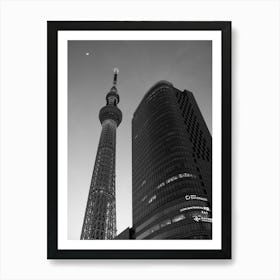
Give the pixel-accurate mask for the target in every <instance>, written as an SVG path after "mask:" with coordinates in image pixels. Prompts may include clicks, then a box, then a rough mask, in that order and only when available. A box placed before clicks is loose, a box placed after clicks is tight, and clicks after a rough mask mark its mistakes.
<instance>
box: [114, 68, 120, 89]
mask: <svg viewBox="0 0 280 280" xmlns="http://www.w3.org/2000/svg"><path fill="white" fill-rule="evenodd" d="M113 71H114V80H113V85H114V86H116V85H117V79H118V74H119V69H118V68H114V70H113Z"/></svg>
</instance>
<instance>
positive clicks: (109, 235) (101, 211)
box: [81, 69, 122, 239]
mask: <svg viewBox="0 0 280 280" xmlns="http://www.w3.org/2000/svg"><path fill="white" fill-rule="evenodd" d="M117 75H118V70H117V69H114V81H113V87H112V88H111V90H110V92H109V93H108V94H107V96H106V100H107V104H106V106H104V107H103V108H102V109H101V110H100V112H99V119H100V122H101V125H102V131H101V136H100V140H99V145H98V150H97V154H96V159H95V164H94V169H93V173H92V178H91V184H90V190H89V195H88V200H87V206H86V211H85V217H84V223H83V228H82V233H81V239H113V238H114V237H115V236H116V231H117V229H116V198H115V154H116V130H117V127H118V125H119V124H120V123H121V120H122V112H121V111H120V109H119V108H118V107H117V104H118V103H119V95H118V93H117V88H116V84H117Z"/></svg>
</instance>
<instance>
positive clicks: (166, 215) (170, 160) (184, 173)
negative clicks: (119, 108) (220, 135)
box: [132, 81, 212, 239]
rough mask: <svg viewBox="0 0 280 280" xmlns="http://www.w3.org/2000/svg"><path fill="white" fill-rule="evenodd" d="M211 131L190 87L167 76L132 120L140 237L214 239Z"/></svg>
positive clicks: (135, 223) (136, 218)
mask: <svg viewBox="0 0 280 280" xmlns="http://www.w3.org/2000/svg"><path fill="white" fill-rule="evenodd" d="M211 158H212V136H211V134H210V132H209V130H208V128H207V125H206V123H205V121H204V119H203V117H202V114H201V112H200V110H199V108H198V105H197V103H196V101H195V99H194V96H193V94H192V93H191V92H189V91H187V90H184V91H180V90H178V89H176V88H175V87H173V85H172V84H171V83H169V82H167V81H160V82H158V83H156V84H155V85H154V86H153V87H152V88H151V89H150V90H149V91H148V92H147V93H146V95H145V96H144V98H143V100H142V101H141V103H140V104H139V106H138V108H137V109H136V111H135V113H134V116H133V120H132V185H133V186H132V191H133V193H132V199H133V200H132V203H133V227H134V230H135V237H136V239H211V238H212V212H211V205H212V159H211Z"/></svg>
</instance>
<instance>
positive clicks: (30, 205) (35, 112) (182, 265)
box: [0, 0, 280, 280]
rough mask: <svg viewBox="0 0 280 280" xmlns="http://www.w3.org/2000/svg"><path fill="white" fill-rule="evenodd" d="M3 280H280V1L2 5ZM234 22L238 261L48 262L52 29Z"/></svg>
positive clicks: (235, 254) (0, 274)
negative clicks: (51, 23) (59, 24)
mask: <svg viewBox="0 0 280 280" xmlns="http://www.w3.org/2000/svg"><path fill="white" fill-rule="evenodd" d="M0 7H1V16H0V18H1V30H0V31H1V33H0V35H1V38H0V39H1V40H0V42H1V60H0V61H1V193H0V194H1V201H0V207H1V208H0V209H1V216H0V218H1V219H0V220H1V232H0V233H1V236H0V241H1V244H0V248H1V249H0V251H1V252H0V257H1V259H0V265H1V267H0V279H139V280H140V279H279V278H280V270H279V263H280V262H279V261H280V260H279V259H280V258H279V251H280V248H279V247H280V246H279V233H280V231H279V220H280V219H279V167H280V166H279V144H280V142H279V140H280V139H279V109H280V108H279V76H280V75H279V74H280V73H279V72H280V71H279V62H280V61H279V33H280V32H279V31H280V30H279V29H280V28H279V11H280V3H279V1H276V0H275V1H268V0H266V1H184V2H183V1H178V2H175V1H172V2H171V1H170V2H169V1H168V2H166V1H162V2H159V1H154V2H151V1H141V2H132V1H127V2H109V1H103V2H93V1H85V2H82V1H69V2H66V1H61V2H59V1H48V2H43V1H23V0H21V1H2V2H1V6H0ZM47 20H231V21H232V22H233V36H232V39H233V43H232V47H233V55H232V58H233V75H232V82H233V98H232V107H233V122H232V130H233V137H232V140H233V147H232V155H233V162H232V163H233V167H232V175H233V180H232V201H233V231H232V233H233V242H232V243H233V259H232V260H220V261H218V260H204V261H203V260H172V261H170V260H142V261H140V260H126V261H125V260H108V261H101V260H100V261H97V260H79V261H77V260H56V261H54V260H47V259H46V239H47V237H46V213H47V207H46V178H47V177H46V153H47V151H46V92H47V89H46V39H47V37H46V21H47Z"/></svg>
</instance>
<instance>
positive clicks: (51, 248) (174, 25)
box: [47, 21, 231, 259]
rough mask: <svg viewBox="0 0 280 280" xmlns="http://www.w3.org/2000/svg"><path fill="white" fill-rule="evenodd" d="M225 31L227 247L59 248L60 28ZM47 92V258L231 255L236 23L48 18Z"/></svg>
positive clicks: (224, 227) (224, 224)
mask: <svg viewBox="0 0 280 280" xmlns="http://www.w3.org/2000/svg"><path fill="white" fill-rule="evenodd" d="M63 30H166V31H167V30H174V31H175V30H220V31H221V34H222V108H221V110H222V171H221V174H222V179H221V181H222V207H221V211H222V227H221V228H222V233H221V236H222V249H221V250H74V249H73V250H59V249H58V246H57V245H58V234H57V229H58V216H57V214H58V204H57V203H58V138H57V137H58V47H57V46H58V31H63ZM47 67H48V69H47V79H48V81H47V92H48V100H47V103H48V109H47V113H48V117H47V120H48V124H47V130H48V131H47V132H48V136H47V137H48V139H47V140H48V163H47V168H48V170H47V172H48V177H47V179H48V184H47V185H48V190H47V206H48V209H47V223H48V224H47V226H48V227H47V228H48V229H47V258H48V259H231V22H230V21H186V22H178V21H177V22H167V21H164V22H152V21H145V22H136V21H135V22H134V21H129V22H125V21H122V22H109V21H107V22H103V21H48V22H47Z"/></svg>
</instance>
